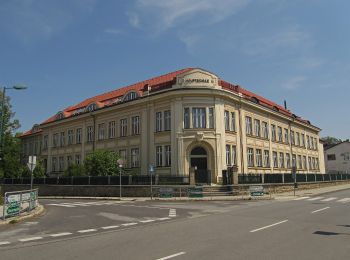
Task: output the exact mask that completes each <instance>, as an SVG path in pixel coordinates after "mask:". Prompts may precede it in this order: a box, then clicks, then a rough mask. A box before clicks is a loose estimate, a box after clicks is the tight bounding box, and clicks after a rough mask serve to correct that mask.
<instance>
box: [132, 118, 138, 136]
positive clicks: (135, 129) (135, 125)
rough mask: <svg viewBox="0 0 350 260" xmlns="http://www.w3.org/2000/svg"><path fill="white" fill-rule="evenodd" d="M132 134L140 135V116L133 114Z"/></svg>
mask: <svg viewBox="0 0 350 260" xmlns="http://www.w3.org/2000/svg"><path fill="white" fill-rule="evenodd" d="M131 134H132V135H138V134H140V117H139V116H133V117H132V118H131Z"/></svg>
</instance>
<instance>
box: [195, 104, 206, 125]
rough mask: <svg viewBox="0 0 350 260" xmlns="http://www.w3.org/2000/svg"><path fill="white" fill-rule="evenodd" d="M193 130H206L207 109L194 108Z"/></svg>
mask: <svg viewBox="0 0 350 260" xmlns="http://www.w3.org/2000/svg"><path fill="white" fill-rule="evenodd" d="M192 123H193V128H206V113H205V108H196V107H194V108H192Z"/></svg>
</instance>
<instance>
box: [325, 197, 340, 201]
mask: <svg viewBox="0 0 350 260" xmlns="http://www.w3.org/2000/svg"><path fill="white" fill-rule="evenodd" d="M336 199H337V197H331V198H328V199H324V200H321V201H332V200H336Z"/></svg>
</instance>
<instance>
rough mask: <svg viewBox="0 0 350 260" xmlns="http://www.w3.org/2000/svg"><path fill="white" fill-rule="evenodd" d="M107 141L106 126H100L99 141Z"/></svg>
mask: <svg viewBox="0 0 350 260" xmlns="http://www.w3.org/2000/svg"><path fill="white" fill-rule="evenodd" d="M103 139H105V124H99V125H98V140H103Z"/></svg>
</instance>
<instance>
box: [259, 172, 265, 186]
mask: <svg viewBox="0 0 350 260" xmlns="http://www.w3.org/2000/svg"><path fill="white" fill-rule="evenodd" d="M260 176H261V183H262V184H264V183H265V174H260Z"/></svg>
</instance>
